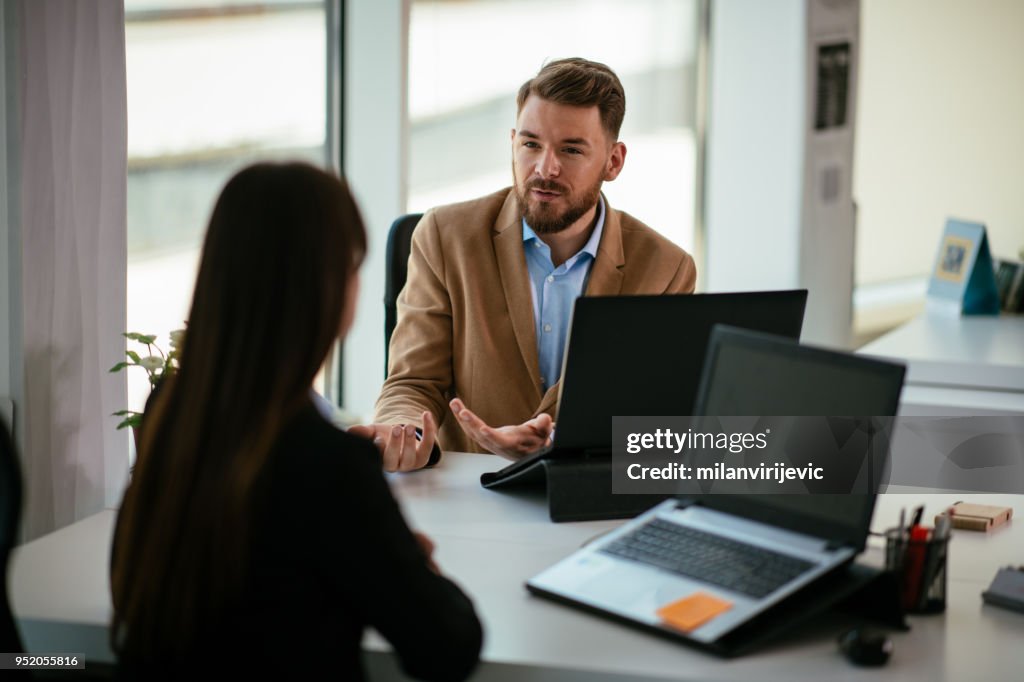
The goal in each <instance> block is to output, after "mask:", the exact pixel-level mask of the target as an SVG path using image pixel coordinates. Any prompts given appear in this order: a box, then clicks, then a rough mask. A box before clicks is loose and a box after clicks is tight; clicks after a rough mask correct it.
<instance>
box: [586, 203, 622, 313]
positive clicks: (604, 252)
mask: <svg viewBox="0 0 1024 682" xmlns="http://www.w3.org/2000/svg"><path fill="white" fill-rule="evenodd" d="M601 196H602V197H604V195H603V194H602V195H601ZM604 209H605V210H604V233H603V234H602V235H601V243H600V244H598V246H597V258H596V259H594V265H593V266H591V269H590V280H589V281H588V282H587V290H586V292H584V295H585V296H617V295H618V294H619V292H620V291H622V268H623V266H624V265H625V264H626V258H625V257H624V256H623V254H622V223H621V222H620V220H619V212H618V211H615V210H612V207H611V205H610V204H609V203H608V200H607V199H605V200H604Z"/></svg>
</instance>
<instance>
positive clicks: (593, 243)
mask: <svg viewBox="0 0 1024 682" xmlns="http://www.w3.org/2000/svg"><path fill="white" fill-rule="evenodd" d="M604 215H605V211H604V197H603V196H601V195H598V197H597V224H596V225H594V231H593V232H591V233H590V239H588V240H587V243H586V244H584V245H583V248H582V249H580V251H579V252H580V253H588V254H590V257H591V258H593V259H595V260H596V259H597V247H598V246H599V245H600V244H601V235H602V234H603V233H604ZM534 239H536V240H538V241H541V239H540V237H538V236H537V233H536V232H534V231H533V228H531V227H530V226H529V224H527V222H526V218H523V241H524V242H528V241H532V240H534Z"/></svg>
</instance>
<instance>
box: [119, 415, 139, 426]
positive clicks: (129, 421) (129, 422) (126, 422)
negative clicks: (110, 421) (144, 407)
mask: <svg viewBox="0 0 1024 682" xmlns="http://www.w3.org/2000/svg"><path fill="white" fill-rule="evenodd" d="M141 423H142V418H141V415H137V414H133V415H132V416H130V417H125V418H124V419H122V420H121V423H120V424H118V425H117V428H118V429H125V428H128V427H129V426H132V427H135V428H138V426H139V424H141Z"/></svg>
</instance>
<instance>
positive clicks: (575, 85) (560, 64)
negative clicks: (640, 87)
mask: <svg viewBox="0 0 1024 682" xmlns="http://www.w3.org/2000/svg"><path fill="white" fill-rule="evenodd" d="M530 95H537V96H538V97H541V98H543V99H546V100H548V101H549V102H555V103H556V104H565V105H568V106H573V107H593V106H596V107H597V108H598V111H599V112H600V113H601V125H602V126H603V127H604V130H605V132H606V133H608V136H609V137H610V139H611V140H612V141H615V140H618V139H619V128H620V127H622V118H623V116H625V115H626V93H625V92H624V91H623V89H622V83H620V82H619V77H618V76H616V75H615V72H614V71H612V70H611V69H610V68H608V67H607V66H606V65H604V64H601V63H600V62H592V61H589V60H587V59H582V58H580V57H570V58H569V59H559V60H556V61H553V62H549V63H547V64H545V65H544V66H543V67H542V68H541V70H540V71H539V72H537V75H536V76H534V77H533V78H531V79H530V80H528V81H526V82H525V83H523V85H522V87H520V88H519V94H518V95H517V96H516V106H517V108H516V113H517V114H518V113H519V112H521V111H522V110H523V105H525V104H526V98H527V97H529V96H530Z"/></svg>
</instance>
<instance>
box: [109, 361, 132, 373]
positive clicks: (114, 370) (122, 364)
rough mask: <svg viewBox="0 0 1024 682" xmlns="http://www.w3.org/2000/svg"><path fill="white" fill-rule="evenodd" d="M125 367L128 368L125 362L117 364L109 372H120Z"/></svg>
mask: <svg viewBox="0 0 1024 682" xmlns="http://www.w3.org/2000/svg"><path fill="white" fill-rule="evenodd" d="M125 367H129V364H128V363H127V362H119V363H117V364H116V365H114V366H113V367H111V368H110V371H111V372H120V371H121V370H122V369H124V368H125Z"/></svg>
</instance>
